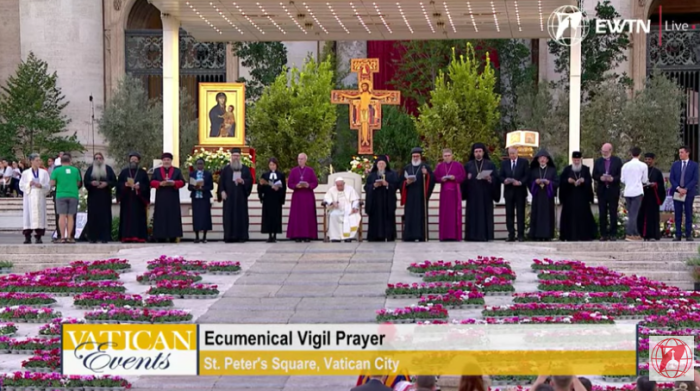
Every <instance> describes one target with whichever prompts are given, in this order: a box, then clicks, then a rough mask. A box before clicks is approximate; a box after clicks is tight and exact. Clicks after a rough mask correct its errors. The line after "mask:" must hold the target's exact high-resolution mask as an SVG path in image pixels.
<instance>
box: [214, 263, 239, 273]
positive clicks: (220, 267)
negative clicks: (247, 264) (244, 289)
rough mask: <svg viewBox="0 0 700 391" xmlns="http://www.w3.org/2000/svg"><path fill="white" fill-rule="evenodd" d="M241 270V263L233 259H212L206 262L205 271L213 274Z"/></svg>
mask: <svg viewBox="0 0 700 391" xmlns="http://www.w3.org/2000/svg"><path fill="white" fill-rule="evenodd" d="M240 271H241V263H240V262H233V261H213V262H209V263H207V272H208V273H215V274H234V273H238V272H240Z"/></svg>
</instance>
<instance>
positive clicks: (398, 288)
mask: <svg viewBox="0 0 700 391" xmlns="http://www.w3.org/2000/svg"><path fill="white" fill-rule="evenodd" d="M475 288H476V284H474V283H473V282H471V281H459V282H431V283H427V282H423V283H417V282H414V283H411V284H407V283H403V282H397V283H395V284H387V288H386V291H385V293H386V295H387V296H390V297H397V296H410V297H421V296H423V295H431V294H446V293H448V292H450V291H451V290H468V291H472V290H474V289H475Z"/></svg>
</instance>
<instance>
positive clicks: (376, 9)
mask: <svg viewBox="0 0 700 391" xmlns="http://www.w3.org/2000/svg"><path fill="white" fill-rule="evenodd" d="M372 4H374V10H375V11H377V15H379V19H381V21H382V23H384V27H386V29H387V30H388V31H389V34H393V33H394V32H393V31H391V28H390V27H389V25H388V24H387V23H386V20H384V15H382V11H380V10H379V6H378V5H377V3H372Z"/></svg>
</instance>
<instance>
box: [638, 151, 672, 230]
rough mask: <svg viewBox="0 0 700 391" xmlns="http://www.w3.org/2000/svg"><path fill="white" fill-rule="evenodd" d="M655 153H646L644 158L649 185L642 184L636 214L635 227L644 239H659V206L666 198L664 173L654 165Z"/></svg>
mask: <svg viewBox="0 0 700 391" xmlns="http://www.w3.org/2000/svg"><path fill="white" fill-rule="evenodd" d="M655 158H656V155H654V154H653V153H647V154H645V155H644V160H645V161H646V163H647V165H648V166H649V185H647V186H644V198H642V206H641V208H639V215H638V216H637V228H638V229H639V233H640V234H641V236H642V238H644V240H651V239H654V240H660V239H661V221H660V220H661V218H660V216H659V208H660V207H661V204H663V202H664V199H665V198H666V187H665V184H664V175H663V174H662V173H661V171H660V170H659V169H658V168H656V167H654V159H655Z"/></svg>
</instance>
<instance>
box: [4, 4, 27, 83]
mask: <svg viewBox="0 0 700 391" xmlns="http://www.w3.org/2000/svg"><path fill="white" fill-rule="evenodd" d="M19 2H20V0H2V1H0V37H2V39H0V85H4V84H5V82H6V81H7V78H8V77H10V76H12V75H13V74H14V73H15V71H16V70H17V65H19V63H20V61H21V58H22V57H21V55H20V41H19Z"/></svg>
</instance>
